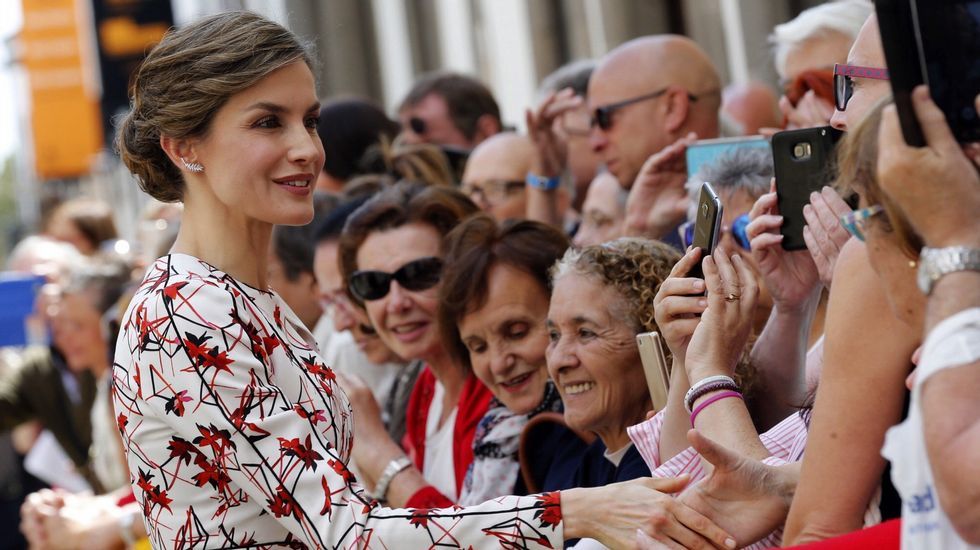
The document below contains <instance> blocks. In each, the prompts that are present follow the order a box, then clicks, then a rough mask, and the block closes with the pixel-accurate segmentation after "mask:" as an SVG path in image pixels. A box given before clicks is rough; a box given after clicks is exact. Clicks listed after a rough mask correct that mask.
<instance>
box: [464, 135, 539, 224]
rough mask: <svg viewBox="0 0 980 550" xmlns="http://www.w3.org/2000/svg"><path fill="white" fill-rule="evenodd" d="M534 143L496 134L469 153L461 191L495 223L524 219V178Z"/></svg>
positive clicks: (524, 139) (519, 137) (525, 198)
mask: <svg viewBox="0 0 980 550" xmlns="http://www.w3.org/2000/svg"><path fill="white" fill-rule="evenodd" d="M533 154H534V144H533V143H531V140H530V139H528V138H527V137H526V136H522V135H518V134H515V133H513V132H504V133H500V134H495V135H493V136H491V137H489V138H487V139H486V140H484V141H483V142H481V143H480V144H479V145H477V147H476V149H473V152H472V153H470V158H469V160H467V161H466V171H465V172H463V189H462V190H463V192H464V193H466V195H467V196H469V197H470V198H471V199H473V202H475V203H476V204H477V205H478V206H479V207H480V208H481V209H482V210H483V211H484V212H486V213H488V214H490V215H491V216H493V217H494V218H496V219H497V220H498V221H502V220H506V219H508V218H524V217H525V216H526V210H527V193H526V192H525V189H524V186H525V184H524V178H525V177H526V176H527V173H528V170H530V168H531V160H532V155H533Z"/></svg>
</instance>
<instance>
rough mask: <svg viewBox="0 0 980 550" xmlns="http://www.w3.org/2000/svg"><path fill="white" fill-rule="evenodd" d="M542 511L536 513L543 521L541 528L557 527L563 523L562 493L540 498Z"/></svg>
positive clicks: (543, 495) (544, 495)
mask: <svg viewBox="0 0 980 550" xmlns="http://www.w3.org/2000/svg"><path fill="white" fill-rule="evenodd" d="M538 504H540V505H541V509H540V510H538V511H537V512H535V513H534V518H535V519H540V520H541V527H552V528H554V527H556V526H558V524H559V523H561V492H559V491H553V492H550V493H543V494H541V495H539V496H538Z"/></svg>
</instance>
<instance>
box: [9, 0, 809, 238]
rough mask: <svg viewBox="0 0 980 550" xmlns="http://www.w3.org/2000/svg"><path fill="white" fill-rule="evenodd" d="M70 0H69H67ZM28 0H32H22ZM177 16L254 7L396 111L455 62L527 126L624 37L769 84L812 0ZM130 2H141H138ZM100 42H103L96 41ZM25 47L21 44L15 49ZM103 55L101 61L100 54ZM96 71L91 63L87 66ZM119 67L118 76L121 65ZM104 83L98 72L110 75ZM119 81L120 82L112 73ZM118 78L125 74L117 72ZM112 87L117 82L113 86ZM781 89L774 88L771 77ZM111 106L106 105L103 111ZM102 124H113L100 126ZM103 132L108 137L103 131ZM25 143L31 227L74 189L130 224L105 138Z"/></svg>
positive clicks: (731, 78) (434, 3)
mask: <svg viewBox="0 0 980 550" xmlns="http://www.w3.org/2000/svg"><path fill="white" fill-rule="evenodd" d="M68 1H69V3H70V2H71V1H72V0H68ZM77 1H79V2H81V3H83V4H88V7H87V9H86V10H83V11H85V14H83V19H82V20H83V21H84V20H86V19H85V18H88V19H87V20H89V21H94V20H95V19H96V18H97V16H98V13H99V9H100V6H102V9H104V7H105V6H106V5H108V6H110V7H111V6H112V5H114V4H126V3H130V4H132V3H133V2H131V1H129V0H127V2H124V1H122V0H77ZM23 2H25V3H29V0H23ZM170 2H171V8H172V17H173V21H174V23H175V24H176V25H178V26H179V25H182V24H185V23H187V22H188V21H191V20H193V19H195V18H197V17H199V16H201V15H206V14H210V13H217V12H220V11H226V10H232V9H250V10H254V11H257V12H260V13H262V14H264V15H266V16H268V17H270V18H272V19H275V20H277V21H279V22H280V23H283V24H284V25H286V26H288V27H289V28H291V29H292V30H293V31H295V32H296V33H297V34H298V35H300V36H301V37H302V38H303V39H305V40H307V41H308V42H309V43H311V44H312V45H313V46H314V49H315V54H316V57H317V59H318V61H319V66H318V68H317V77H318V87H319V89H318V93H319V95H320V96H321V97H322V98H327V97H331V96H338V95H358V96H365V97H369V98H373V99H375V100H376V101H377V102H378V103H379V104H381V105H383V106H384V107H385V108H386V109H388V111H389V113H391V114H395V113H394V111H395V109H396V108H397V104H398V102H399V100H400V99H401V97H402V96H403V95H404V94H405V93H406V91H407V90H408V89H409V88H410V86H411V84H412V82H413V81H414V79H415V78H416V77H417V76H418V75H419V74H422V73H425V72H428V71H433V70H439V69H451V70H455V71H459V72H462V73H467V74H472V75H475V76H477V77H479V78H481V79H482V80H483V81H485V82H487V83H488V85H489V86H490V88H491V89H492V90H493V92H494V94H495V95H496V97H497V100H498V102H499V103H500V106H501V111H502V115H503V118H504V122H505V123H506V124H509V125H512V126H514V127H517V128H521V127H522V126H523V119H524V116H523V113H524V109H525V108H527V107H528V106H530V105H532V104H533V103H534V102H535V101H536V100H537V97H536V89H537V86H538V83H539V82H540V80H541V79H542V78H543V77H544V76H545V75H547V74H548V73H550V72H551V71H552V70H554V69H556V68H557V67H559V66H561V65H562V64H564V63H566V62H569V61H572V60H576V59H583V58H597V57H601V56H602V55H604V54H605V53H606V52H608V51H609V50H610V49H612V48H614V47H615V46H617V45H619V44H621V43H622V42H624V41H626V40H629V39H631V38H634V37H637V36H642V35H646V34H653V33H665V32H672V33H680V34H685V35H688V36H690V37H691V38H693V39H694V40H696V41H697V42H698V43H699V44H701V45H702V47H704V49H705V50H706V51H707V52H708V54H709V55H710V56H711V58H712V59H713V60H714V62H715V64H716V66H717V67H718V68H719V70H720V72H721V75H722V79H723V81H724V83H725V84H728V83H731V82H743V81H746V80H749V79H751V80H758V81H762V82H766V83H769V84H771V85H772V86H773V87H774V88H776V86H777V83H776V76H775V71H774V69H773V62H772V55H771V53H770V47H769V45H768V42H767V38H768V35H769V33H770V32H771V30H772V27H773V26H774V25H775V24H777V23H780V22H783V21H786V20H788V19H790V18H792V17H794V16H795V15H796V14H797V13H799V12H800V11H801V10H803V9H805V8H807V7H810V6H812V5H816V4H819V3H821V2H820V1H819V0H170ZM137 3H138V2H137ZM104 49H105V48H104V45H103V48H102V51H103V52H104ZM21 57H22V58H23V55H21ZM103 62H104V61H103ZM92 77H93V78H95V79H98V75H92ZM116 78H121V77H119V76H117V77H116ZM111 84H112V83H111V82H109V83H103V85H104V86H110V85H111ZM117 84H118V83H117ZM123 85H124V84H123ZM116 89H117V90H118V89H119V88H118V87H117V88H116ZM776 89H778V88H776ZM110 118H111V113H103V117H102V119H103V120H105V121H108V120H109V119H110ZM104 135H107V136H108V135H111V131H106V133H105V134H104ZM106 142H107V143H108V138H107V141H106ZM33 159H34V157H33V156H32V154H28V155H27V156H26V157H25V158H23V159H21V162H20V164H21V169H20V171H19V173H20V174H21V178H22V179H27V180H29V182H30V183H29V185H25V186H23V187H22V190H24V191H26V192H27V193H28V195H27V196H22V197H21V221H22V224H24V225H26V226H27V229H28V231H30V230H35V229H36V228H37V225H38V224H39V223H40V218H41V214H42V212H43V208H42V204H44V203H45V202H46V201H51V200H52V199H57V198H61V197H65V196H72V195H77V194H82V193H85V194H89V195H94V196H97V197H101V198H104V199H107V200H110V201H111V202H113V204H115V205H117V212H118V216H119V218H120V219H119V220H118V222H119V226H120V227H121V230H122V232H123V233H124V234H128V235H132V234H133V233H134V232H135V230H136V221H137V216H138V212H139V210H140V208H141V207H142V205H143V203H144V202H145V200H146V199H145V197H144V196H143V195H142V194H141V193H140V192H139V190H138V188H137V187H136V186H135V184H134V183H133V182H132V180H131V178H130V177H129V176H128V174H127V173H126V172H125V170H124V169H123V168H121V167H120V165H119V163H118V161H117V160H116V159H115V157H114V155H113V154H111V152H109V151H108V150H103V152H102V153H101V154H99V155H97V156H95V157H93V161H92V164H91V166H92V169H91V171H90V172H89V173H88V174H82V175H80V176H79V177H74V178H73V177H68V178H57V179H52V180H50V181H41V180H40V174H38V171H37V170H35V169H33V167H32V166H33Z"/></svg>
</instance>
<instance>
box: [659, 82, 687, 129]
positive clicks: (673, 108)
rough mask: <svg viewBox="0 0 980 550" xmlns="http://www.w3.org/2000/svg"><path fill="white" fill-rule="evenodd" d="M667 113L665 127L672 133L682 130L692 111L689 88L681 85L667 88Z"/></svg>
mask: <svg viewBox="0 0 980 550" xmlns="http://www.w3.org/2000/svg"><path fill="white" fill-rule="evenodd" d="M664 103H665V104H666V105H667V114H666V116H665V117H664V129H665V130H667V132H669V133H671V134H675V133H677V132H679V131H680V129H681V128H682V127H683V126H684V123H685V122H687V118H688V116H689V115H690V112H691V98H690V97H688V93H687V90H685V89H684V88H681V87H680V86H673V85H672V86H670V87H668V88H667V101H665V102H664Z"/></svg>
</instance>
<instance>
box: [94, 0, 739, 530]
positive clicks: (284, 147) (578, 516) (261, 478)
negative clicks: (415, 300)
mask: <svg viewBox="0 0 980 550" xmlns="http://www.w3.org/2000/svg"><path fill="white" fill-rule="evenodd" d="M310 67H311V60H310V58H309V55H308V53H307V52H306V51H305V49H304V48H303V46H301V45H300V44H299V42H298V41H297V39H296V37H295V36H294V35H293V34H292V33H290V32H289V31H288V30H286V29H284V28H283V27H281V26H279V25H278V24H276V23H273V22H271V21H268V20H266V19H264V18H262V17H260V16H258V15H255V14H252V13H248V12H230V13H223V14H219V15H215V16H211V17H208V18H205V19H202V20H200V21H198V22H196V23H194V24H191V25H188V26H187V27H184V28H181V29H178V30H175V31H171V32H169V33H168V34H167V35H166V36H165V37H164V39H163V40H162V41H161V42H160V43H159V44H158V45H157V46H156V47H155V48H154V49H153V50H152V51H151V52H150V53H149V55H148V56H147V58H146V60H145V61H144V62H143V65H142V66H141V67H140V69H139V71H138V72H137V74H136V77H135V80H134V85H133V98H132V109H131V111H130V113H129V114H128V115H127V116H126V117H125V118H124V119H123V120H122V121H121V125H120V130H119V137H118V147H119V150H120V155H121V157H122V160H123V162H125V163H126V166H127V167H128V168H129V169H130V170H131V171H132V172H133V173H134V174H135V175H136V177H137V179H138V180H139V182H140V185H141V187H142V188H143V189H144V190H145V191H146V192H148V193H149V194H151V195H152V196H154V197H155V198H157V199H160V200H164V201H169V202H176V201H182V202H183V203H184V205H185V210H184V217H183V222H182V224H181V229H180V233H179V235H178V238H177V241H176V243H175V244H174V247H173V249H172V250H171V253H170V254H168V255H167V256H164V257H162V258H160V259H158V260H157V261H156V262H155V263H154V264H153V265H152V266H150V268H149V269H148V271H147V274H146V277H145V279H144V281H143V283H142V285H141V286H140V288H139V290H138V292H137V293H136V296H135V297H134V298H133V301H132V303H131V305H130V307H129V308H128V310H127V312H126V314H125V316H124V318H123V320H122V322H123V327H122V332H121V334H120V336H119V340H118V344H117V348H116V354H115V359H114V365H113V394H114V401H115V411H116V420H117V425H118V428H119V430H120V432H121V434H122V437H123V441H124V445H125V447H126V452H127V460H128V463H129V469H130V475H131V479H132V481H133V484H134V492H135V496H136V499H137V502H139V503H140V504H141V506H142V508H143V513H144V518H143V519H144V522H145V525H146V527H147V533H148V535H149V538H150V541H151V543H152V545H153V546H154V547H155V548H177V547H184V546H190V545H202V546H208V547H227V546H254V547H269V546H276V545H289V546H303V545H305V546H310V547H364V548H374V547H377V548H394V547H397V548H426V547H431V546H433V545H439V546H443V547H470V546H473V547H476V548H496V547H499V546H508V547H552V548H553V547H556V546H558V545H560V544H561V542H562V540H563V539H564V538H566V537H567V538H575V537H582V536H586V537H594V538H597V539H599V540H600V541H602V542H603V543H605V544H607V545H610V546H614V547H621V546H627V545H631V544H632V539H633V536H634V533H635V531H636V529H637V528H645V527H647V526H646V524H647V523H648V518H649V514H648V512H647V507H648V503H649V502H650V501H651V500H652V499H653V498H654V497H655V496H656V495H657V494H658V493H657V492H656V490H655V489H660V490H664V491H676V490H678V489H679V488H680V487H681V486H682V485H683V483H684V480H683V479H680V480H659V481H654V480H637V481H635V482H630V483H625V484H617V485H614V486H608V487H604V488H597V489H573V490H569V491H563V492H561V493H550V494H543V495H534V496H528V497H501V498H498V499H495V500H492V501H490V502H486V503H483V504H481V505H479V506H475V507H470V508H452V509H446V510H393V509H386V508H382V507H380V506H379V505H378V503H377V502H376V501H373V500H372V499H371V498H369V497H368V496H367V495H366V494H365V493H364V491H363V490H362V489H361V488H360V487H359V486H358V485H357V483H356V481H355V480H354V478H353V476H352V475H351V473H350V471H349V470H348V469H347V460H348V457H349V454H350V450H351V447H352V445H353V435H352V434H353V425H352V422H353V418H352V417H351V413H350V408H349V404H348V401H347V398H346V396H345V395H344V394H343V392H342V391H341V390H340V388H339V387H338V386H337V384H336V383H335V375H334V373H333V371H332V370H331V369H330V368H329V367H327V366H326V365H325V364H324V363H323V361H322V360H321V359H320V358H319V356H318V352H317V351H316V346H315V344H314V342H313V338H312V336H311V335H310V333H309V331H308V330H307V329H306V328H305V327H304V326H303V324H302V323H301V322H300V321H299V319H297V317H296V315H295V314H294V313H293V312H292V311H291V310H290V309H289V307H288V306H287V305H286V304H285V303H284V302H283V301H282V299H281V298H280V297H279V296H278V295H277V294H276V293H275V292H274V291H272V290H271V289H269V288H268V283H267V278H268V266H267V265H266V261H267V260H266V258H267V257H268V254H267V251H268V247H269V241H270V237H271V233H272V227H273V225H275V224H293V225H298V224H305V223H308V222H309V221H310V219H311V217H312V215H313V196H312V193H313V187H314V185H315V182H316V176H317V174H318V173H319V172H320V169H321V167H322V165H323V150H322V148H321V146H320V141H319V138H318V137H317V134H316V127H317V116H318V111H319V107H320V105H319V102H318V101H317V98H316V92H315V87H314V79H313V73H312V71H311V69H310ZM699 519H701V520H703V517H699ZM709 524H710V522H705V523H704V525H709ZM701 530H702V531H704V532H705V533H706V536H708V537H709V538H711V539H712V540H716V541H721V543H723V542H724V540H725V538H726V536H725V535H724V533H722V532H721V531H720V530H718V529H717V528H715V527H714V526H713V525H711V526H710V527H704V526H702V529H701Z"/></svg>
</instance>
